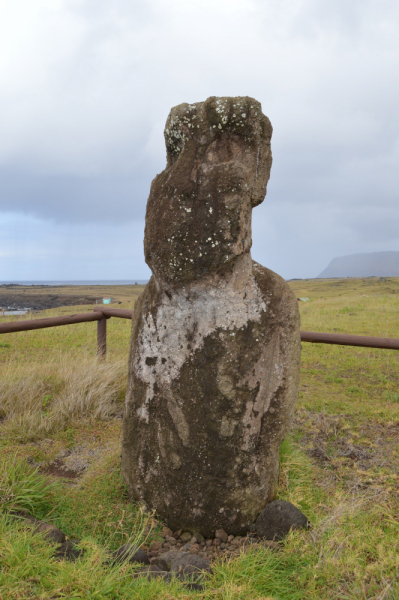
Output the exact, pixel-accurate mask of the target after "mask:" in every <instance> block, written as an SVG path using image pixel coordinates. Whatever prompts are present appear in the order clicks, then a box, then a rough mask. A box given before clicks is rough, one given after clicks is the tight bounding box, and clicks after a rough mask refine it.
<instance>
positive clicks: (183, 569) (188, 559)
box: [170, 553, 212, 579]
mask: <svg viewBox="0 0 399 600" xmlns="http://www.w3.org/2000/svg"><path fill="white" fill-rule="evenodd" d="M170 570H171V572H172V573H176V574H177V576H178V577H179V578H180V579H186V578H188V579H198V577H200V576H201V575H202V574H203V572H204V571H206V572H207V573H211V572H212V567H211V563H210V562H209V560H208V559H207V558H203V557H202V556H196V555H195V554H190V553H187V554H185V556H181V557H179V558H176V559H175V560H174V561H173V562H172V565H171V568H170Z"/></svg>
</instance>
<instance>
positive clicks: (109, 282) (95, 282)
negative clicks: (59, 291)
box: [0, 279, 148, 286]
mask: <svg viewBox="0 0 399 600" xmlns="http://www.w3.org/2000/svg"><path fill="white" fill-rule="evenodd" d="M135 283H137V284H145V283H148V279H115V280H112V279H106V280H104V281H102V280H92V281H91V280H89V279H82V280H81V281H79V280H78V281H69V280H68V281H18V280H14V281H0V285H11V284H17V285H49V286H54V285H134V284H135Z"/></svg>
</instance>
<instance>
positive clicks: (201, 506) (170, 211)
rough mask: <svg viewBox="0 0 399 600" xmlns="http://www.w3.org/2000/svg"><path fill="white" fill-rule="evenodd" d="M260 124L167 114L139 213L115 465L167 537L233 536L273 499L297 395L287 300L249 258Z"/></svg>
mask: <svg viewBox="0 0 399 600" xmlns="http://www.w3.org/2000/svg"><path fill="white" fill-rule="evenodd" d="M271 135H272V127H271V124H270V121H269V119H268V118H267V117H266V116H265V115H263V114H262V109H261V105H260V103H259V102H257V101H256V100H253V99H252V98H248V97H237V98H215V97H211V98H208V100H206V101H205V102H199V103H196V104H180V105H179V106H176V107H175V108H172V110H171V112H170V114H169V117H168V120H167V122H166V128H165V140H166V149H167V166H166V169H165V170H164V171H163V172H162V173H161V174H160V175H157V176H156V177H155V179H154V181H153V182H152V186H151V192H150V197H149V199H148V203H147V214H146V228H145V240H144V249H145V259H146V262H147V264H148V265H149V267H150V268H151V270H152V273H153V275H152V277H151V279H150V281H149V283H148V284H147V286H146V288H145V291H144V293H143V294H142V296H141V297H140V299H139V300H138V301H137V303H136V306H135V311H134V316H133V324H132V338H131V351H130V359H129V360H130V363H129V384H128V390H127V395H126V403H125V412H124V418H123V444H122V445H123V450H122V452H123V453H122V468H123V474H124V477H125V480H126V482H127V485H128V489H129V493H130V496H131V498H132V499H134V500H136V501H138V502H142V503H145V505H146V506H147V507H148V508H150V509H153V510H156V512H157V514H158V515H159V516H160V517H161V518H162V519H163V520H164V521H165V522H166V523H167V524H168V526H169V527H171V528H172V529H173V531H175V530H178V529H183V530H189V531H192V532H200V533H202V534H203V535H204V536H206V537H208V536H211V535H212V533H213V532H215V530H217V529H220V528H223V529H225V531H227V532H228V533H229V534H236V535H238V534H242V533H244V532H246V531H248V530H249V529H251V527H252V526H253V523H254V521H255V519H256V517H257V516H258V514H259V513H260V511H261V510H262V509H263V508H264V507H265V505H266V504H267V503H269V502H270V501H272V500H273V499H274V493H275V486H276V482H277V478H278V470H279V447H280V444H281V442H282V440H283V438H284V436H285V435H286V433H287V430H288V429H289V427H290V424H291V421H292V417H293V412H294V407H295V402H296V398H297V393H298V381H299V367H300V334H299V312H298V306H297V300H296V298H295V296H294V294H293V293H292V291H291V290H290V288H289V286H288V285H287V283H286V282H285V281H284V280H283V279H282V278H281V277H279V276H278V275H276V273H273V271H270V270H269V269H266V268H265V267H262V266H261V265H259V264H257V263H256V262H253V261H252V259H251V254H250V248H251V244H252V240H251V217H252V208H253V207H255V206H257V205H258V204H260V203H261V202H262V201H263V199H264V197H265V194H266V184H267V181H268V179H269V175H270V167H271V163H272V155H271V150H270V138H271Z"/></svg>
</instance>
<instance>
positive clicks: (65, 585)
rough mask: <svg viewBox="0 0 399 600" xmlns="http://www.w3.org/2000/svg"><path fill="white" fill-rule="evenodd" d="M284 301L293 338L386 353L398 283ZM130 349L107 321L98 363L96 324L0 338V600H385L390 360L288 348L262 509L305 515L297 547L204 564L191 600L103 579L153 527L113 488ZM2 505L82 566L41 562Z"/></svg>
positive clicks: (395, 368)
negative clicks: (289, 421)
mask: <svg viewBox="0 0 399 600" xmlns="http://www.w3.org/2000/svg"><path fill="white" fill-rule="evenodd" d="M290 285H291V287H292V288H293V289H294V291H295V294H296V295H297V297H308V298H309V299H310V300H309V301H308V302H306V303H303V302H300V303H299V306H300V311H301V320H302V325H301V327H302V329H304V330H311V331H328V332H335V331H336V332H345V333H354V334H365V335H375V336H387V337H396V338H399V318H398V317H399V294H398V291H399V279H398V278H389V279H383V280H379V279H376V278H373V279H358V280H354V279H350V280H347V279H343V280H299V281H292V282H290ZM135 287H138V286H135ZM109 294H110V295H113V296H115V297H118V294H117V290H115V292H112V291H109ZM133 299H134V298H131V299H130V300H131V301H130V302H128V300H129V298H127V297H126V298H122V300H123V303H122V304H121V305H118V308H131V307H132V304H133V302H132V300H133ZM91 308H92V307H90V306H80V307H76V306H75V307H74V308H73V311H71V308H59V309H54V310H51V311H46V312H44V313H41V314H40V316H50V315H60V314H70V313H71V312H77V311H80V310H81V311H86V310H90V309H91ZM27 318H29V317H27ZM6 320H10V318H1V319H0V322H1V321H6ZM129 333H130V322H129V321H126V320H123V319H110V320H109V321H108V356H107V360H106V361H105V362H104V363H97V361H96V358H95V353H96V325H95V323H85V324H78V325H73V326H67V327H59V328H53V329H45V330H39V331H31V332H23V333H14V334H7V335H1V336H0V421H1V425H0V445H1V454H2V461H1V465H0V495H1V500H0V504H1V515H0V516H1V518H0V530H1V533H0V566H1V568H0V599H1V600H3V599H4V600H6V599H7V600H24V599H31V598H32V599H33V598H35V599H36V598H40V599H43V600H44V599H46V600H50V599H53V598H68V599H72V598H85V599H86V598H87V599H91V598H93V599H94V598H96V599H105V598H107V599H110V598H111V599H118V600H119V599H121V600H122V599H123V600H124V599H126V600H127V599H128V598H129V599H131V598H135V599H143V600H152V599H154V600H155V599H159V598H162V599H172V598H181V599H182V598H185V599H187V598H205V599H209V600H210V599H215V600H219V599H223V600H227V599H228V600H238V599H240V600H241V599H242V600H244V599H245V600H260V599H263V600H265V599H269V600H271V599H274V600H302V599H313V600H325V599H349V600H352V599H353V600H355V599H370V600H371V599H373V600H377V599H381V600H382V599H384V600H388V599H390V600H394V599H396V600H397V598H399V583H398V573H399V495H398V491H399V473H398V464H399V463H398V458H399V353H398V352H396V351H390V350H378V349H367V348H351V347H341V346H328V345H321V344H305V343H304V344H303V350H302V367H301V382H300V392H299V398H298V404H297V411H296V417H295V422H294V426H293V429H292V431H291V434H290V435H289V437H288V438H287V440H286V441H285V442H284V444H283V446H282V449H281V469H280V479H279V486H278V489H277V497H279V498H283V499H286V500H289V501H291V502H293V503H294V504H296V505H297V506H298V507H299V508H301V509H302V510H303V511H304V512H305V513H306V515H307V516H308V517H309V519H310V521H311V523H312V527H311V529H310V530H309V531H302V532H293V533H292V534H291V535H290V536H289V537H288V538H287V539H286V540H285V542H284V543H283V544H282V546H281V549H280V550H279V551H278V552H272V551H270V550H267V549H258V550H249V551H248V552H243V553H242V554H241V556H240V557H238V558H235V559H232V560H228V561H220V562H219V563H216V564H215V566H214V573H213V575H212V576H211V577H209V578H208V579H207V581H206V586H205V591H204V592H196V591H194V590H193V591H190V590H188V589H187V588H185V587H183V586H182V585H181V584H180V583H179V582H178V581H175V582H173V583H172V584H167V583H164V582H162V581H159V580H153V581H147V580H144V579H142V578H141V579H135V578H134V577H133V575H134V567H131V566H126V565H125V566H123V567H110V566H107V565H106V564H105V563H104V560H105V556H106V554H105V550H106V549H107V548H108V549H115V548H116V547H118V546H119V545H121V544H122V543H124V542H125V541H126V540H128V539H132V538H136V539H138V538H140V539H141V541H143V543H145V544H147V545H149V544H151V543H152V542H153V541H155V540H157V539H159V536H160V527H161V524H160V523H158V522H157V521H156V520H155V519H152V518H151V516H148V515H147V516H146V515H143V514H142V513H141V512H140V510H139V508H138V507H137V506H135V505H132V504H130V503H129V502H128V500H127V497H126V490H125V486H124V483H123V481H122V478H121V475H120V432H121V410H122V405H123V398H124V393H125V388H126V370H127V360H128V350H129ZM36 467H37V468H39V469H40V472H39V473H38V474H35V473H34V469H35V468H36ZM65 469H67V470H65ZM32 472H33V474H32ZM48 481H50V482H52V483H53V484H54V483H55V486H53V487H52V488H51V489H46V487H45V486H46V485H47V482H48ZM33 483H34V484H35V485H33ZM35 486H36V487H35ZM35 490H36V491H35ZM40 490H41V491H40ZM13 503H14V504H15V505H16V506H20V507H22V508H24V507H25V508H27V509H29V510H30V511H31V513H33V514H34V515H35V516H36V517H39V518H42V517H43V518H44V517H45V518H46V520H47V521H48V522H53V523H54V524H56V525H57V526H58V527H60V528H61V529H62V530H63V531H65V533H67V535H68V536H69V537H70V538H71V539H73V538H79V539H80V540H82V542H81V546H82V547H83V548H84V549H85V551H86V552H85V554H84V556H83V557H82V558H81V559H80V560H79V561H78V562H77V563H69V562H65V561H56V560H55V559H54V558H52V557H51V556H52V552H53V549H52V548H49V546H48V545H46V544H45V543H44V542H43V540H42V539H41V538H40V537H39V536H33V535H32V533H31V532H30V531H29V530H27V529H26V528H23V527H22V526H21V525H20V524H18V523H16V522H15V521H10V520H9V519H8V518H7V517H6V514H7V509H8V508H9V507H10V505H12V504H13Z"/></svg>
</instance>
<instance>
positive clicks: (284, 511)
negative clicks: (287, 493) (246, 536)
mask: <svg viewBox="0 0 399 600" xmlns="http://www.w3.org/2000/svg"><path fill="white" fill-rule="evenodd" d="M307 527H309V521H308V518H307V517H306V516H305V515H304V514H303V512H301V511H300V510H299V508H297V507H296V506H294V505H293V504H291V502H287V501H286V500H275V501H274V502H271V503H270V504H268V505H267V506H266V508H264V509H263V510H262V512H261V513H260V515H259V516H258V518H257V519H256V533H257V534H258V535H259V536H261V537H264V538H266V539H267V540H282V539H283V538H284V537H285V536H286V535H287V534H288V533H289V532H290V530H291V529H302V528H304V529H306V528H307Z"/></svg>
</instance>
